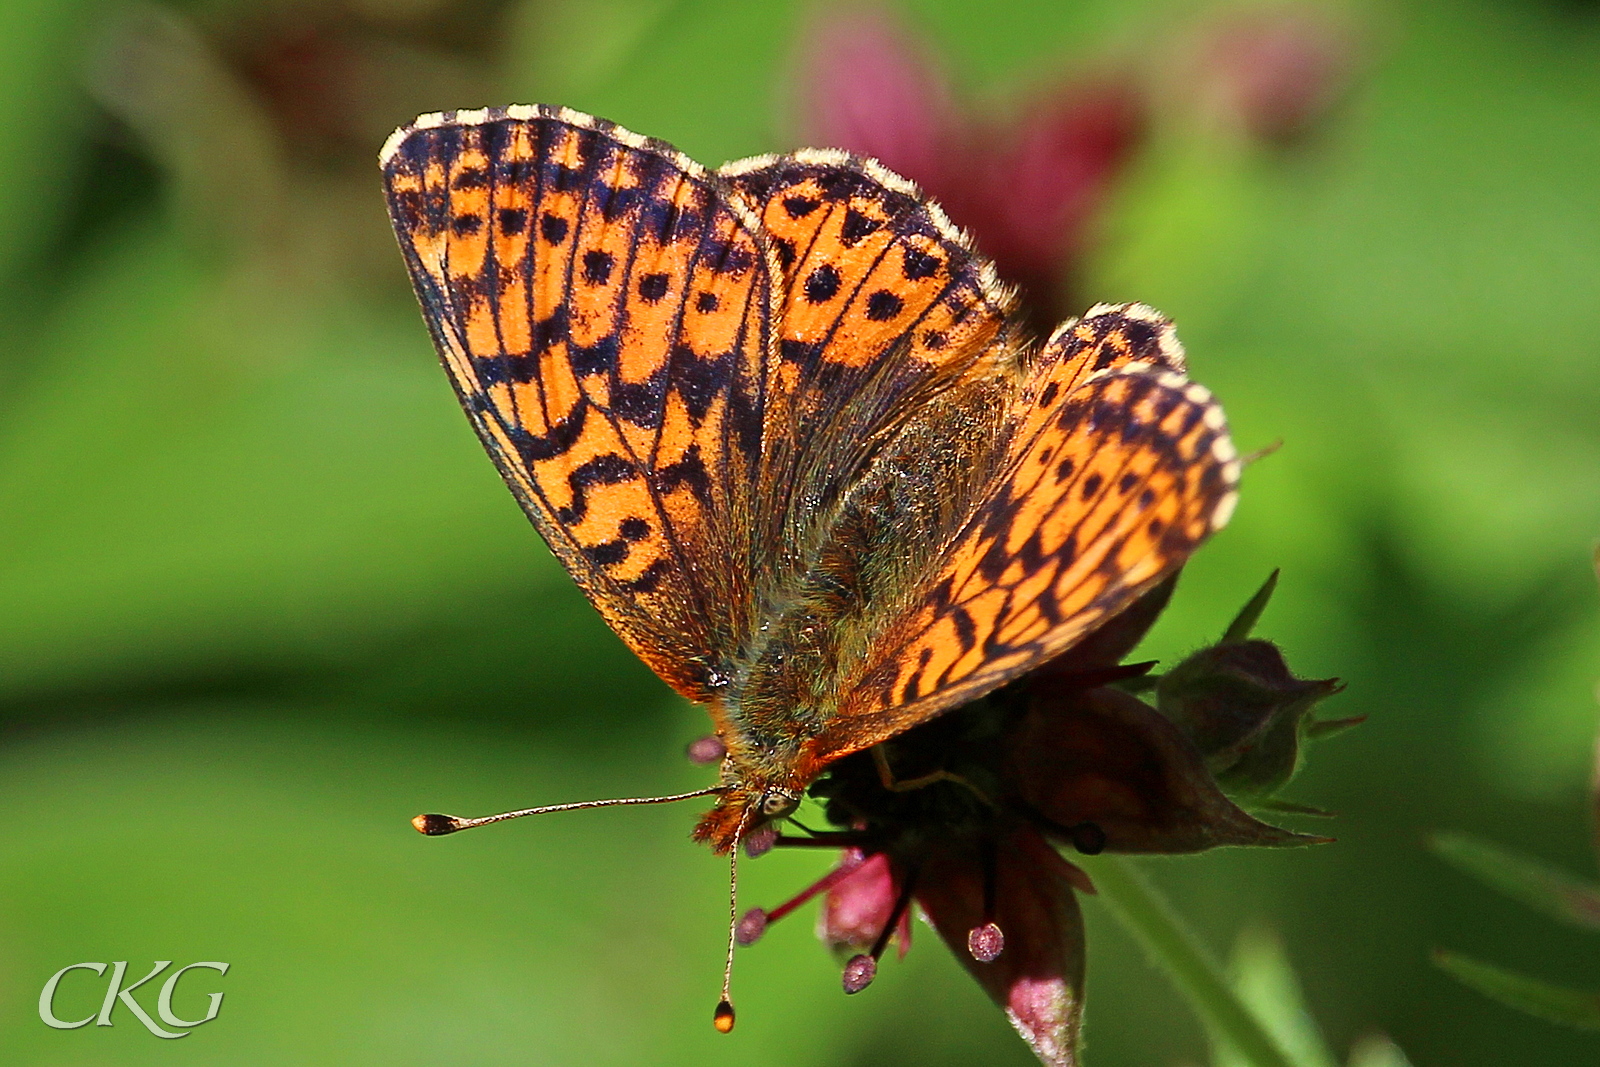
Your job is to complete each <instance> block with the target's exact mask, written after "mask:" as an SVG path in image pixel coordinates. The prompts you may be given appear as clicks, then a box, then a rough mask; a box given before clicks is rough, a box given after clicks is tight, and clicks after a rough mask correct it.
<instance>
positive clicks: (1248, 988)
mask: <svg viewBox="0 0 1600 1067" xmlns="http://www.w3.org/2000/svg"><path fill="white" fill-rule="evenodd" d="M1232 970H1233V988H1234V992H1236V993H1237V994H1238V995H1239V999H1240V1000H1242V1001H1243V1002H1244V1004H1245V1007H1247V1008H1249V1009H1250V1011H1251V1012H1252V1013H1253V1014H1254V1015H1255V1017H1256V1018H1257V1019H1259V1020H1260V1021H1261V1025H1262V1026H1263V1027H1265V1028H1266V1031H1267V1032H1268V1033H1269V1034H1271V1035H1272V1036H1273V1037H1274V1038H1275V1039H1276V1040H1277V1043H1278V1044H1279V1045H1280V1046H1281V1047H1282V1048H1283V1050H1284V1051H1285V1052H1286V1053H1288V1055H1289V1060H1290V1061H1291V1062H1292V1063H1294V1064H1295V1067H1334V1058H1333V1053H1332V1052H1330V1051H1329V1050H1328V1046H1327V1043H1326V1042H1325V1041H1324V1040H1323V1038H1322V1034H1321V1032H1320V1031H1319V1030H1318V1029H1317V1024H1316V1022H1315V1021H1314V1020H1313V1019H1312V1018H1311V1013H1310V1012H1309V1011H1308V1010H1307V1009H1306V1003H1305V997H1304V995H1303V994H1302V992H1301V990H1300V981H1299V979H1298V978H1296V977H1295V973H1294V968H1293V966H1292V965H1291V964H1290V962H1289V955H1288V953H1287V952H1286V951H1285V949H1284V946H1283V941H1282V939H1281V938H1279V937H1278V936H1277V935H1276V934H1273V933H1271V932H1269V931H1266V930H1261V929H1254V930H1246V931H1244V932H1243V933H1241V934H1240V935H1239V940H1238V941H1237V942H1235V944H1234V949H1233V966H1232ZM1214 1063H1215V1064H1216V1067H1245V1065H1246V1064H1247V1063H1248V1061H1247V1060H1245V1059H1243V1058H1242V1057H1240V1056H1239V1054H1238V1053H1237V1052H1236V1051H1234V1049H1233V1048H1232V1047H1231V1046H1229V1045H1228V1044H1227V1043H1226V1042H1218V1043H1217V1048H1216V1055H1215V1058H1214Z"/></svg>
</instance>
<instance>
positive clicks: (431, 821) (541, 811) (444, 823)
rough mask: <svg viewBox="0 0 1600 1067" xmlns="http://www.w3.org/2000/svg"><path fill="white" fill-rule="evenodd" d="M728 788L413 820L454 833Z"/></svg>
mask: <svg viewBox="0 0 1600 1067" xmlns="http://www.w3.org/2000/svg"><path fill="white" fill-rule="evenodd" d="M726 788H727V787H726V786H720V785H714V786H711V787H709V788H707V789H696V790H695V791H694V792H692V793H674V794H673V795H671V796H665V797H616V798H613V799H610V800H580V801H578V802H576V803H574V804H549V805H546V806H545V807H542V808H523V809H522V810H520V811H502V812H501V813H500V814H498V815H485V816H483V817H482V818H481V819H463V818H461V817H460V816H457V815H438V814H432V813H430V814H427V815H418V816H417V817H416V818H415V819H412V820H411V825H412V826H415V827H416V828H417V832H418V833H422V834H427V835H428V836H429V837H439V836H441V835H443V834H453V833H455V832H456V831H457V830H470V829H472V828H473V827H474V826H487V825H489V824H490V823H492V822H505V821H506V820H507V819H520V818H522V817H523V816H524V815H548V814H550V813H551V812H555V811H581V810H583V809H584V808H615V807H620V806H622V805H624V804H671V803H673V802H674V801H678V800H693V799H694V798H695V797H708V796H711V795H713V794H715V793H721V792H724V791H725V790H726ZM740 825H741V827H742V826H743V824H742V823H741V824H740Z"/></svg>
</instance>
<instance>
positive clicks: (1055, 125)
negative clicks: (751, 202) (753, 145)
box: [800, 10, 1145, 330]
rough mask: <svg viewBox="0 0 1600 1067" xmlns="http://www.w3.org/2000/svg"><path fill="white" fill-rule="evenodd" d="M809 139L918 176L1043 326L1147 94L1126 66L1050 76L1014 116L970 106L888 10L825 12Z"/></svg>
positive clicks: (813, 59) (806, 92) (807, 110)
mask: <svg viewBox="0 0 1600 1067" xmlns="http://www.w3.org/2000/svg"><path fill="white" fill-rule="evenodd" d="M803 54H804V55H805V57H806V59H805V62H804V64H803V65H802V71H801V93H800V95H801V104H802V112H803V119H802V129H801V133H802V135H803V137H804V139H805V140H806V141H807V143H810V144H816V145H827V146H833V147H838V148H845V149H848V150H850V151H852V152H856V153H859V154H861V155H865V156H872V157H874V158H876V159H877V160H879V161H880V162H881V163H883V164H884V165H885V166H887V167H888V168H889V169H891V170H894V171H897V172H899V173H901V174H903V175H905V176H906V177H908V178H911V179H912V180H914V181H916V182H917V183H918V184H919V185H921V186H922V188H923V190H924V191H926V192H927V193H928V194H929V195H930V196H932V197H933V198H934V199H935V200H937V201H939V203H940V204H941V205H942V206H943V207H944V208H945V210H946V211H947V212H948V213H949V214H950V217H951V218H952V219H954V220H955V222H956V223H957V224H958V225H960V226H962V227H964V228H966V229H967V230H968V231H970V232H971V233H972V234H973V236H974V238H975V240H976V241H977V244H978V247H979V248H980V249H981V250H982V251H983V252H984V253H985V254H986V255H987V256H989V257H990V258H991V259H993V260H994V261H995V264H996V266H997V267H998V268H999V271H1000V274H1001V276H1002V277H1004V278H1006V279H1008V280H1010V281H1012V282H1014V283H1017V284H1018V285H1020V286H1021V287H1022V291H1023V292H1024V293H1025V294H1027V295H1028V297H1029V298H1030V299H1031V300H1033V301H1034V303H1035V304H1036V306H1035V307H1034V308H1033V313H1034V314H1035V316H1036V325H1037V326H1038V327H1039V328H1040V329H1042V330H1048V328H1049V327H1050V326H1052V325H1054V324H1055V322H1057V321H1058V320H1059V319H1060V318H1062V317H1063V315H1064V312H1065V311H1066V309H1067V308H1069V307H1072V306H1076V305H1075V302H1074V300H1073V299H1072V298H1071V297H1070V294H1068V293H1067V292H1066V291H1065V290H1066V288H1067V286H1068V284H1069V281H1070V277H1071V273H1072V269H1073V267H1074V266H1075V265H1076V264H1077V262H1078V260H1079V258H1080V257H1081V255H1082V252H1083V250H1084V248H1085V246H1086V245H1087V243H1088V237H1089V232H1090V228H1091V224H1092V222H1093V220H1094V216H1095V213H1096V212H1097V211H1098V209H1099V208H1100V206H1101V204H1102V203H1103V202H1104V200H1105V196H1106V193H1107V192H1108V190H1109V189H1110V188H1111V185H1112V183H1113V182H1114V181H1115V179H1116V178H1117V177H1118V176H1120V175H1121V173H1122V171H1123V168H1124V166H1125V164H1126V163H1127V161H1128V160H1129V158H1130V157H1131V156H1132V154H1133V151H1134V150H1135V149H1136V148H1137V147H1138V146H1139V144H1140V143H1141V142H1142V140H1143V137H1144V130H1145V101H1144V94H1143V93H1142V92H1141V91H1140V89H1139V87H1138V85H1137V83H1136V82H1135V81H1134V80H1133V79H1132V78H1130V77H1127V76H1124V75H1120V74H1112V73H1107V74H1102V75H1099V76H1082V75H1074V76H1073V77H1072V78H1070V79H1061V80H1059V81H1057V82H1054V83H1051V84H1048V85H1046V86H1044V87H1043V88H1042V89H1041V90H1039V91H1038V92H1036V93H1035V94H1034V96H1033V97H1032V98H1031V99H1030V100H1029V101H1028V102H1027V103H1026V104H1025V105H1024V106H1023V107H1022V109H1021V111H1020V113H1019V115H1018V116H1017V117H1016V118H1014V119H1012V120H997V119H994V118H991V117H989V116H988V115H987V114H982V115H979V114H976V113H968V112H966V111H963V110H962V109H961V108H959V107H958V105H957V104H956V102H955V100H954V97H953V94H952V93H951V92H950V90H949V88H948V79H947V78H946V76H945V74H944V72H943V70H942V69H941V68H940V67H939V65H938V64H937V62H936V61H935V60H934V59H933V58H931V57H930V55H929V54H928V52H927V50H926V49H924V48H922V47H920V46H919V44H918V43H917V42H916V41H914V40H913V38H912V37H911V36H910V35H909V34H908V33H907V32H906V31H905V30H903V29H902V28H901V27H900V26H898V25H897V24H896V23H895V22H894V21H892V20H891V19H890V18H889V17H888V16H887V15H885V14H883V13H881V12H878V11H874V10H866V11H857V12H841V11H830V12H829V16H828V18H826V19H825V20H821V21H819V22H818V23H817V25H816V27H815V29H814V30H813V32H812V33H811V34H810V38H809V40H808V41H807V42H806V44H805V47H804V53H803Z"/></svg>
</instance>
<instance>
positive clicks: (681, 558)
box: [383, 107, 775, 699]
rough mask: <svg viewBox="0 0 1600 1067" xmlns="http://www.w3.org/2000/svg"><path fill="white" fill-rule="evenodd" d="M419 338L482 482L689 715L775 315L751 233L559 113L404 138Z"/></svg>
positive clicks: (636, 152)
mask: <svg viewBox="0 0 1600 1067" xmlns="http://www.w3.org/2000/svg"><path fill="white" fill-rule="evenodd" d="M383 167H384V174H385V178H386V181H387V184H388V193H389V205H390V212H391V215H392V217H393V220H394V223H395V229H396V232H397V234H398V235H399V237H400V242H401V245H402V248H403V250H404V252H405V254H406V261H407V264H408V266H409V268H410V270H411V274H412V280H413V282H414V284H415V286H416V288H417V291H418V293H419V295H420V296H421V298H422V303H423V307H424V311H425V314H426V317H427V319H428V323H429V326H430V328H431V330H432V332H433V336H434V340H435V342H436V344H437V346H438V348H439V351H440V354H441V356H442V357H443V359H444V362H445V365H446V367H447V369H448V370H449V372H450V375H451V378H452V380H453V381H454V383H455V386H456V389H457V392H458V393H459V395H460V397H461V400H462V404H463V406H464V407H465V408H466V410H467V413H468V415H469V416H470V418H471V419H472V422H473V424H474V426H475V427H476V428H477V430H478V433H479V436H480V437H481V438H482V439H483V441H484V444H485V446H486V447H487V448H488V450H489V452H490V454H491V456H492V457H493V458H494V460H495V463H496V465H497V466H498V467H499V469H500V472H501V474H502V475H503V476H504V477H505V478H506V480H507V482H508V483H509V484H510V485H511V487H512V490H513V491H514V492H515V493H516V495H517V498H518V499H519V501H520V502H521V503H522V505H523V507H524V509H525V510H526V511H527V512H528V514H529V516H530V517H531V518H532V519H533V521H534V523H535V524H536V525H537V526H538V528H539V530H540V531H541V532H542V533H543V534H544V536H545V538H546V540H547V541H548V542H549V543H550V545H551V547H552V549H553V550H554V551H555V552H556V554H557V555H558V556H559V557H560V558H561V560H562V562H563V563H565V564H566V566H567V568H568V570H569V571H571V572H572V575H573V577H574V578H575V579H576V580H577V581H578V583H579V585H580V586H582V587H583V589H584V590H585V592H586V593H587V594H588V595H589V597H590V599H591V600H592V601H593V602H594V603H595V605H596V607H598V608H599V610H600V611H601V613H602V614H603V615H604V616H605V618H606V619H607V621H608V622H610V623H611V625H612V626H613V627H614V628H615V629H616V630H617V631H618V632H619V633H620V634H621V635H622V637H623V638H624V640H626V641H627V642H628V644H629V645H630V646H631V647H632V648H633V649H634V651H635V652H637V653H638V654H639V655H640V656H641V658H643V659H644V660H645V661H646V662H647V663H649V664H650V665H651V666H652V667H653V668H654V669H655V670H656V671H657V673H659V674H660V675H661V676H662V677H663V678H665V679H666V680H667V681H668V682H669V683H671V684H672V685H673V686H674V687H676V688H677V689H678V690H679V691H680V692H682V693H684V694H685V695H687V696H690V697H691V698H693V699H705V697H706V695H707V692H708V689H709V688H713V687H714V682H715V670H716V667H715V665H716V663H717V662H718V661H719V659H720V658H721V657H723V656H724V655H725V654H727V652H728V650H729V648H730V647H731V646H732V645H733V644H735V643H736V640H737V638H736V636H735V635H736V633H737V631H738V630H739V629H740V627H741V622H740V619H741V613H742V614H744V615H747V614H748V611H747V610H745V611H743V612H741V608H747V607H748V605H750V604H751V603H753V597H752V594H751V592H750V589H749V587H748V583H749V571H748V568H744V567H740V566H738V565H736V563H735V562H734V561H737V560H740V559H746V558H748V557H749V552H750V548H749V538H750V534H751V531H750V523H749V520H748V497H749V492H750V487H751V485H752V484H753V481H754V478H755V477H756V468H757V464H758V456H759V453H760V437H761V422H760V418H761V395H762V389H763V384H762V375H763V374H764V372H765V368H764V362H765V356H766V352H767V350H768V348H769V347H770V337H769V330H770V327H771V324H772V322H773V321H774V320H775V313H774V308H773V306H772V301H773V299H774V293H775V290H774V287H773V284H772V278H773V266H772V263H771V262H770V251H769V249H768V247H767V245H766V244H765V241H764V239H763V237H762V236H761V232H760V224H759V222H758V220H756V219H755V218H754V217H753V216H752V215H750V213H748V212H747V211H745V210H744V209H743V207H742V205H741V204H740V203H739V202H738V201H737V200H735V199H732V198H729V197H728V196H726V195H725V194H724V192H723V190H722V186H721V183H720V182H719V181H718V179H716V178H715V177H714V176H712V175H709V174H708V173H707V172H705V171H704V170H703V169H702V168H700V167H699V166H698V165H697V164H695V163H693V162H692V161H691V160H689V159H687V158H686V157H684V156H683V155H681V154H680V153H678V152H677V151H675V150H674V149H672V148H671V147H670V146H667V145H665V144H662V143H661V142H657V141H651V140H648V139H646V138H642V137H638V136H637V135H634V134H631V133H628V132H627V131H624V130H621V129H619V128H617V127H614V126H612V125H611V124H609V123H605V122H603V121H601V120H598V119H593V118H591V117H589V116H587V115H581V114H578V113H576V112H572V111H567V110H565V109H552V108H543V107H528V108H510V109H504V110H495V111H488V112H472V113H468V112H462V113H452V114H445V115H440V116H428V117H425V118H424V119H421V120H419V121H418V123H416V124H415V125H414V127H412V128H408V129H406V130H402V131H400V132H398V133H397V134H396V137H395V138H394V139H393V140H392V141H391V143H390V145H389V146H387V147H386V149H385V152H384V157H383Z"/></svg>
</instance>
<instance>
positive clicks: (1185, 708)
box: [1156, 640, 1342, 797]
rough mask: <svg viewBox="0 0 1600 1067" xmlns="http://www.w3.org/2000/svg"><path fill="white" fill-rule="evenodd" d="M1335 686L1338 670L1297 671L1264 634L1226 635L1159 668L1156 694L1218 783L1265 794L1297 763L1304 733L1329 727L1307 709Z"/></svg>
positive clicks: (1278, 786)
mask: <svg viewBox="0 0 1600 1067" xmlns="http://www.w3.org/2000/svg"><path fill="white" fill-rule="evenodd" d="M1341 688H1342V686H1341V685H1340V683H1339V680H1338V679H1336V678H1324V679H1305V678H1296V677H1295V676H1294V674H1293V673H1292V672H1291V671H1290V670H1289V666H1288V664H1287V663H1285V662H1284V659H1283V653H1282V652H1280V651H1279V650H1278V647H1277V646H1276V645H1274V644H1272V643H1271V642H1270V641H1261V640H1249V641H1230V642H1224V643H1223V644H1220V645H1213V646H1211V647H1210V648H1205V649H1201V650H1200V651H1199V652H1196V653H1195V654H1194V655H1192V656H1190V657H1189V658H1188V659H1186V660H1184V661H1183V662H1182V663H1180V664H1179V665H1178V666H1177V667H1175V668H1173V670H1172V671H1170V672H1169V673H1167V674H1166V675H1164V676H1163V677H1162V679H1161V681H1160V683H1159V684H1158V685H1157V686H1156V701H1157V706H1158V707H1159V708H1160V709H1161V712H1162V714H1164V715H1166V716H1167V718H1169V719H1171V720H1172V721H1173V722H1174V723H1176V724H1177V725H1178V727H1179V728H1180V729H1181V730H1182V731H1183V732H1184V733H1185V734H1186V735H1187V736H1188V738H1189V740H1191V741H1192V742H1194V746H1195V747H1196V748H1197V749H1199V750H1200V754H1201V755H1202V756H1204V757H1205V760H1206V765H1207V767H1209V768H1210V769H1211V772H1212V773H1213V774H1214V775H1215V776H1216V779H1217V782H1218V784H1219V785H1221V786H1222V787H1223V789H1224V790H1226V791H1228V792H1231V793H1238V794H1245V795H1250V796H1261V797H1268V796H1271V795H1272V794H1273V793H1275V792H1277V791H1278V790H1279V789H1281V788H1282V787H1283V786H1284V785H1286V784H1287V783H1288V781H1289V779H1290V778H1292V777H1293V776H1294V773H1295V771H1296V770H1298V769H1299V765H1300V752H1301V746H1302V743H1303V741H1304V740H1305V739H1306V738H1307V737H1310V736H1312V735H1314V734H1316V733H1326V732H1327V728H1328V727H1329V726H1330V725H1331V724H1329V723H1327V722H1318V720H1316V719H1315V718H1314V717H1313V716H1312V710H1313V709H1314V708H1315V707H1316V705H1317V704H1318V703H1319V702H1320V701H1322V700H1324V699H1326V698H1327V697H1329V696H1332V695H1333V694H1334V693H1337V692H1338V691H1339V690H1340V689H1341Z"/></svg>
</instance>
